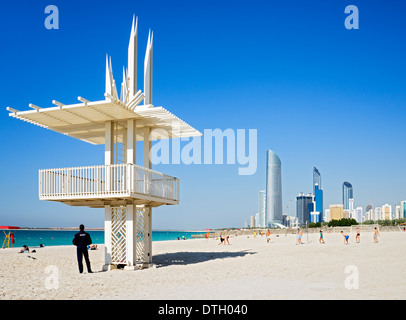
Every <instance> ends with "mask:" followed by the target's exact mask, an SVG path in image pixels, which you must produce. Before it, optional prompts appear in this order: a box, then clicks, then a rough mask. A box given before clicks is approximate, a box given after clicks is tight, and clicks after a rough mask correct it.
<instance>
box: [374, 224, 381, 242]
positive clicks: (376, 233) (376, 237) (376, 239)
mask: <svg viewBox="0 0 406 320" xmlns="http://www.w3.org/2000/svg"><path fill="white" fill-rule="evenodd" d="M378 236H379V237H380V236H381V235H380V234H379V231H378V229H377V228H376V227H375V231H374V243H378Z"/></svg>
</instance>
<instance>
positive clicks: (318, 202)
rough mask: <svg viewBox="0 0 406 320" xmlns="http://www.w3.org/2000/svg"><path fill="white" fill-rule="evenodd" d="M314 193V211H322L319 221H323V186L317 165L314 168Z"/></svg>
mask: <svg viewBox="0 0 406 320" xmlns="http://www.w3.org/2000/svg"><path fill="white" fill-rule="evenodd" d="M313 194H314V202H315V209H314V211H317V212H320V215H319V221H320V222H323V220H324V219H323V212H324V209H323V188H322V186H321V174H320V171H319V170H318V169H317V168H316V167H314V168H313Z"/></svg>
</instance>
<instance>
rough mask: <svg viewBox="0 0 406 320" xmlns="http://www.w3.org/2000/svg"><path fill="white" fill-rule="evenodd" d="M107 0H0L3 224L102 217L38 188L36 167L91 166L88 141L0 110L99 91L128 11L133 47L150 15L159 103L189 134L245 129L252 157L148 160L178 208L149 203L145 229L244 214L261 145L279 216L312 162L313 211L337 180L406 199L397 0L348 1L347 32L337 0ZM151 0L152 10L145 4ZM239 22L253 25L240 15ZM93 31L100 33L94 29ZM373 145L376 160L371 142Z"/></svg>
mask: <svg viewBox="0 0 406 320" xmlns="http://www.w3.org/2000/svg"><path fill="white" fill-rule="evenodd" d="M119 3H120V5H117V6H114V7H112V6H111V5H110V4H109V3H107V2H104V1H100V2H99V3H98V5H97V6H94V4H91V3H84V2H80V1H76V0H72V1H69V2H59V1H56V3H55V5H56V6H58V8H59V13H60V20H59V22H60V28H59V30H48V29H46V28H45V26H44V20H45V19H46V17H47V15H46V14H44V9H45V8H46V6H47V5H49V3H48V2H46V1H43V0H39V1H35V2H32V1H28V0H22V1H21V2H18V3H16V2H9V1H7V2H2V3H1V4H0V9H1V10H0V17H1V19H0V28H1V30H3V31H2V33H1V37H2V44H3V45H4V48H7V50H1V52H0V61H3V66H2V74H3V75H4V77H2V78H1V79H0V85H1V88H2V98H1V101H0V109H1V110H2V112H0V124H1V126H0V135H1V138H2V139H1V141H0V148H1V150H2V152H4V154H6V155H7V156H6V157H2V158H1V160H0V161H1V166H0V168H1V169H0V170H1V172H0V179H1V181H0V197H1V199H2V200H3V203H4V207H3V208H2V213H1V216H0V218H1V220H2V221H3V224H9V225H21V224H24V225H26V226H32V227H58V226H61V227H64V226H76V225H78V224H79V222H80V223H84V224H85V225H87V226H89V227H101V226H102V225H103V213H101V212H100V211H98V210H97V209H85V208H83V209H82V208H80V209H77V210H76V208H70V207H68V206H64V205H61V204H56V203H55V204H53V203H51V204H45V203H41V202H40V201H39V199H38V169H41V168H54V167H66V166H71V167H77V166H86V165H89V164H95V163H100V164H102V162H103V159H102V158H101V157H100V156H99V154H100V153H101V152H102V149H101V148H98V147H97V146H96V147H95V148H96V150H94V149H90V150H89V148H88V146H87V145H86V144H85V143H83V142H80V141H75V140H74V139H72V138H69V137H65V136H60V135H58V134H55V133H54V132H51V131H46V132H45V133H44V130H43V129H42V128H35V127H33V126H29V125H27V124H25V123H16V121H13V120H14V119H11V118H10V117H9V115H8V114H9V112H7V111H6V107H12V108H16V109H19V110H24V109H26V108H27V107H28V105H29V104H30V103H35V104H37V105H40V106H44V107H49V106H51V105H52V103H51V101H50V99H51V98H52V97H58V98H59V99H60V100H61V101H62V102H64V103H66V104H70V103H73V102H75V101H77V95H76V93H77V94H86V95H87V96H86V98H87V99H90V100H98V99H101V98H103V93H104V92H103V90H100V88H102V87H103V86H104V80H103V81H102V80H100V79H103V78H104V73H105V70H104V68H105V64H106V53H109V54H110V55H111V56H113V57H114V60H113V64H114V66H113V68H114V70H115V73H117V74H121V71H122V70H121V68H120V66H123V65H126V60H127V55H126V50H127V49H128V34H127V32H123V30H129V28H130V27H131V23H130V22H131V19H132V17H133V13H135V15H136V16H138V17H139V22H140V24H139V26H140V30H139V43H140V46H141V45H142V47H141V48H140V50H142V52H144V49H145V44H146V43H147V38H148V30H149V28H151V29H153V30H154V41H155V40H157V41H156V42H155V43H156V45H155V46H154V70H153V72H154V81H155V87H154V101H155V102H156V104H157V105H161V104H165V105H167V106H168V107H169V108H170V110H173V111H174V113H175V114H181V115H182V119H184V120H185V121H186V122H188V123H190V122H192V123H194V124H195V127H196V129H198V130H199V131H200V132H203V131H204V129H216V128H220V129H221V130H226V129H228V128H230V129H233V130H237V129H245V130H248V129H257V130H258V150H257V155H258V165H257V167H258V169H257V171H256V173H255V174H253V175H250V176H239V175H238V169H239V167H240V165H239V164H237V163H236V164H222V165H216V164H212V165H205V164H201V165H194V164H191V165H186V164H180V165H174V164H168V165H156V166H154V167H153V169H156V170H158V171H161V172H168V174H169V175H171V176H174V177H179V178H180V179H181V181H182V183H181V193H182V198H181V201H180V205H179V207H178V208H175V207H170V208H165V209H164V210H161V209H157V210H156V214H155V216H154V219H156V220H154V222H153V224H154V226H156V228H160V229H177V228H181V229H204V228H215V227H232V226H241V224H242V221H244V220H245V219H246V217H247V215H251V214H252V213H255V212H256V211H257V202H258V190H263V189H265V179H264V177H265V175H266V159H265V157H263V155H264V153H265V152H266V150H268V149H271V150H273V151H274V152H275V153H277V154H278V156H279V157H280V158H281V159H282V160H283V173H282V179H283V184H282V195H283V198H282V208H283V210H286V208H287V206H289V211H290V214H289V215H293V212H294V210H295V205H294V201H295V199H296V196H297V194H298V192H301V191H304V192H307V191H311V190H309V189H310V183H311V182H310V181H311V179H312V176H311V173H310V171H311V168H313V167H317V168H318V170H320V172H321V173H322V174H323V181H322V182H323V184H322V187H323V191H324V194H323V202H324V208H325V209H326V208H327V207H328V205H329V204H334V203H336V204H339V203H341V202H342V194H341V193H342V190H341V187H342V182H343V181H350V182H351V184H352V185H353V186H354V188H355V189H356V199H355V202H356V204H355V205H356V206H362V207H363V208H365V207H366V206H367V205H368V204H374V207H375V206H376V205H377V204H382V205H384V204H385V203H390V204H392V205H394V204H397V203H398V202H400V201H403V200H405V198H406V194H405V188H404V181H405V180H406V170H404V162H405V161H404V160H405V158H406V150H403V149H402V148H399V146H401V145H404V144H405V142H406V140H405V139H406V138H405V136H404V134H403V131H402V128H403V123H404V119H405V118H406V108H405V106H406V93H405V90H404V80H403V75H404V74H405V72H406V63H405V62H404V59H403V52H404V51H406V42H405V41H402V39H404V32H403V31H404V30H405V29H406V21H405V20H404V17H403V12H404V11H405V9H406V4H405V3H402V2H397V1H389V2H387V5H385V6H382V4H381V3H380V2H379V1H368V2H364V3H362V6H361V5H360V8H359V9H360V16H361V17H362V18H361V20H360V29H359V30H347V29H346V28H345V26H344V20H345V17H346V15H345V13H344V9H345V7H346V6H347V5H348V3H346V2H344V1H335V2H323V1H316V2H315V3H314V4H313V5H309V4H308V3H304V2H302V1H298V0H295V1H291V2H288V3H284V2H269V3H268V2H264V1H256V0H254V1H253V2H251V3H250V6H247V5H246V2H244V1H236V2H234V3H233V6H232V7H230V6H229V4H227V3H215V4H214V3H212V2H207V1H200V0H197V1H194V2H179V3H178V4H179V5H170V4H168V3H167V2H165V1H155V2H151V3H150V2H137V3H134V2H133V1H124V0H123V1H119ZM157 6H159V7H160V8H162V10H158V11H157V10H154V8H156V7H157ZM21 7H23V8H25V9H24V10H21ZM17 13H18V14H17ZM281 13H287V14H281ZM247 20H249V21H254V22H253V23H242V21H247ZM129 21H130V22H129ZM207 21H210V23H208V22H207ZM141 22H142V23H141ZM377 22H379V23H377ZM185 26H187V27H185ZM95 34H102V35H103V41H101V40H100V38H99V37H94V35H95ZM241 37H243V38H245V39H246V40H247V44H246V45H241ZM186 40H187V41H186ZM203 43H204V44H205V45H202V44H203ZM30 48H31V49H30ZM32 48H35V50H32ZM142 58H143V57H142ZM140 59H141V57H140ZM155 61H156V64H155ZM139 62H140V63H141V62H142V59H141V60H140V61H139ZM140 65H141V64H140ZM61 75H63V76H61ZM138 83H139V84H140V85H141V84H142V83H143V79H142V77H140V78H139V79H138ZM155 93H156V94H155ZM208 99H210V103H208ZM248 106H249V107H248ZM349 119H351V121H349ZM380 122H384V123H390V126H387V127H386V128H385V130H379V129H378V128H377V126H375V125H374V123H380ZM312 123H317V143H313V141H312V143H311V144H310V143H309V142H308V140H306V139H299V138H301V137H306V136H309V139H311V138H310V137H313V136H314V130H313V128H312V127H311V126H310V125H309V124H312ZM346 132H351V143H349V141H348V139H343V135H344V133H346ZM21 141H24V146H22V143H21ZM181 143H183V144H185V143H187V142H186V141H185V142H181ZM49 150H52V152H49ZM381 150H385V158H384V159H383V158H382V157H378V156H376V155H374V153H373V152H381ZM50 154H51V155H50ZM15 190H18V192H15ZM22 195H23V196H22ZM207 199H210V203H211V206H210V208H208V206H207Z"/></svg>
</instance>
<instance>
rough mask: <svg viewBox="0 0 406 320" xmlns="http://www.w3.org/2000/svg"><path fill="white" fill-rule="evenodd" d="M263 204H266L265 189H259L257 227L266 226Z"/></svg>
mask: <svg viewBox="0 0 406 320" xmlns="http://www.w3.org/2000/svg"><path fill="white" fill-rule="evenodd" d="M265 206H266V196H265V190H261V191H259V193H258V221H257V227H260V228H266V220H265V219H266V218H265V216H266V215H265Z"/></svg>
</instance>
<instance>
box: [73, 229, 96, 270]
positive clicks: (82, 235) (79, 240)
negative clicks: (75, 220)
mask: <svg viewBox="0 0 406 320" xmlns="http://www.w3.org/2000/svg"><path fill="white" fill-rule="evenodd" d="M79 230H80V231H79V232H78V233H76V234H75V238H73V240H72V243H73V244H74V245H75V246H76V247H77V249H76V252H77V256H78V264H79V272H80V273H83V262H82V261H83V256H84V257H85V261H86V266H87V272H88V273H93V272H92V268H91V267H90V260H89V253H88V251H87V246H88V245H91V244H92V239H91V238H90V235H89V234H88V233H87V232H85V226H84V225H83V224H81V225H80V227H79Z"/></svg>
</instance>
